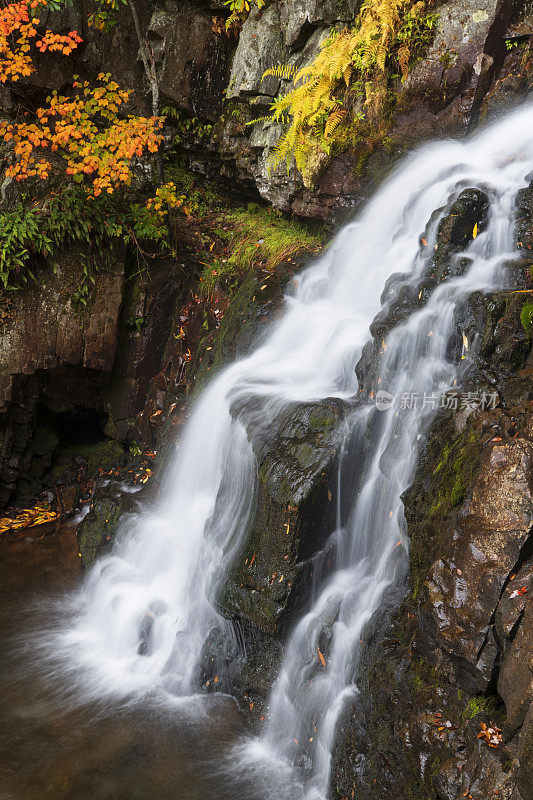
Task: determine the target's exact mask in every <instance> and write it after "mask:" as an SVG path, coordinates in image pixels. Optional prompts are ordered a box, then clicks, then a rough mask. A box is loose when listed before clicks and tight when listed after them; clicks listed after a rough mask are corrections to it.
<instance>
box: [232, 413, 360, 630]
mask: <svg viewBox="0 0 533 800" xmlns="http://www.w3.org/2000/svg"><path fill="white" fill-rule="evenodd" d="M347 408H348V406H347V404H345V403H343V402H342V401H340V400H337V399H335V398H330V399H328V400H324V401H322V402H321V403H315V404H297V403H294V404H292V405H291V406H289V407H288V408H286V409H284V410H283V411H282V412H281V413H280V414H279V415H278V416H277V417H276V418H275V419H274V420H272V421H271V422H270V423H269V424H268V425H267V424H264V425H263V426H261V424H257V423H258V419H257V416H256V414H257V413H260V409H259V411H258V410H257V409H256V408H255V405H254V404H252V407H251V408H250V407H241V408H239V409H238V411H237V410H235V413H238V414H239V417H240V419H241V420H242V421H243V422H244V424H245V425H246V427H247V430H248V435H249V436H250V439H251V442H252V447H253V449H254V453H255V455H256V458H257V467H258V470H257V482H256V502H255V512H254V517H253V519H252V520H251V522H250V524H249V528H248V532H247V535H246V537H245V541H244V543H243V545H242V547H241V549H240V551H239V553H238V555H237V556H236V558H235V560H234V563H233V565H232V566H231V568H230V570H229V573H228V576H227V579H226V580H225V581H224V583H223V586H222V589H221V593H220V596H219V601H218V602H219V605H220V606H221V608H222V609H223V610H224V612H225V613H226V614H227V615H229V616H236V617H243V618H245V619H247V620H249V621H251V622H253V623H254V624H255V625H256V626H257V627H258V628H260V629H261V630H262V631H264V632H265V633H267V634H274V633H276V632H278V630H279V629H280V626H281V627H282V628H283V627H284V626H285V625H286V624H288V621H287V620H288V616H287V615H288V614H289V616H290V615H291V614H292V613H294V612H295V609H296V607H300V606H301V605H303V604H304V597H303V594H302V593H301V588H300V584H296V581H297V578H298V575H299V573H300V571H301V570H302V568H303V565H304V564H305V562H306V561H307V560H308V559H310V558H312V556H313V555H314V554H315V553H316V552H317V551H318V550H320V549H321V548H322V547H323V546H324V544H325V541H326V540H327V537H328V535H329V533H330V532H331V531H332V530H333V528H334V526H335V520H336V504H335V495H336V486H337V482H336V464H337V454H338V449H339V446H340V444H341V442H342V439H343V436H344V435H345V434H346V432H347V431H346V429H345V423H344V419H345V415H346V411H347ZM295 584H296V585H297V586H298V587H299V588H298V592H296V595H294V593H293V588H295ZM307 588H308V587H307ZM297 595H300V596H297ZM289 612H290V613H289Z"/></svg>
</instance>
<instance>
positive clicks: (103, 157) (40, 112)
mask: <svg viewBox="0 0 533 800" xmlns="http://www.w3.org/2000/svg"><path fill="white" fill-rule="evenodd" d="M46 2H47V0H20V2H16V3H10V4H9V5H8V6H6V7H5V8H4V9H1V10H0V81H1V82H2V83H6V82H7V81H16V80H18V79H19V78H20V77H23V76H27V75H30V74H31V73H32V72H33V71H34V69H35V67H34V65H33V62H32V59H31V53H30V51H31V43H33V44H35V47H36V48H37V49H38V50H40V51H41V52H44V51H47V50H48V51H54V52H59V53H61V54H62V55H69V54H70V53H71V52H72V51H73V50H74V49H75V48H76V47H77V46H78V44H79V43H80V42H81V41H82V39H81V37H80V36H79V35H78V33H77V32H76V31H71V32H70V33H67V34H66V35H60V34H56V33H53V32H52V31H49V30H47V31H45V32H44V33H41V34H40V33H39V32H38V25H39V19H38V17H36V16H35V13H36V9H37V8H38V7H42V6H45V5H46ZM129 98H130V92H128V91H126V90H124V89H121V88H120V87H119V86H118V84H117V83H115V82H114V81H112V80H111V76H110V75H108V74H100V75H99V76H98V84H97V85H96V86H90V85H89V83H87V82H84V83H74V85H73V87H72V94H71V96H61V95H59V94H58V93H57V91H54V92H52V95H51V96H50V97H48V98H47V101H46V102H47V105H46V106H45V107H44V108H39V109H37V111H36V114H35V119H34V120H33V121H31V122H13V123H10V122H8V121H4V122H1V123H0V137H1V138H3V140H4V141H5V142H8V143H11V145H12V150H11V155H12V163H11V164H10V166H9V167H8V168H7V171H6V175H7V177H11V178H15V180H17V181H23V180H26V179H27V178H35V177H37V178H41V179H42V180H46V179H47V178H48V177H49V176H50V171H51V169H52V161H53V162H54V169H55V170H56V171H59V172H61V171H62V170H63V171H64V174H65V176H67V177H68V178H69V180H73V181H74V182H76V183H83V184H84V185H85V186H86V188H87V190H88V194H89V195H90V196H93V197H98V195H100V194H101V193H102V192H107V193H112V192H113V191H114V190H115V189H116V188H117V187H119V186H126V185H129V184H130V183H131V179H132V163H133V161H134V159H135V158H139V157H141V156H143V155H144V154H145V153H156V152H157V151H158V149H159V145H160V144H161V141H162V133H161V128H162V125H163V121H162V119H161V118H159V117H150V118H148V117H140V116H127V117H126V116H122V115H121V114H120V110H121V108H122V106H123V105H124V104H125V103H127V102H128V100H129Z"/></svg>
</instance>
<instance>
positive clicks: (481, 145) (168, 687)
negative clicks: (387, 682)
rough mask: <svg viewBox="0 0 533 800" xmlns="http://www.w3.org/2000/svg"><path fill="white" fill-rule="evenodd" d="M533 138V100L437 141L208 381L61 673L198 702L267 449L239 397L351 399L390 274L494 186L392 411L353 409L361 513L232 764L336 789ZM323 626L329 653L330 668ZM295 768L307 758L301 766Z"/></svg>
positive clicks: (291, 785)
mask: <svg viewBox="0 0 533 800" xmlns="http://www.w3.org/2000/svg"><path fill="white" fill-rule="evenodd" d="M532 131H533V110H532V109H531V108H524V109H522V110H519V111H517V112H515V113H513V114H512V115H510V116H508V117H507V118H506V119H505V120H504V121H501V122H498V123H497V124H495V125H493V126H492V127H491V128H489V129H487V130H486V131H484V132H483V133H481V134H479V135H478V136H477V137H476V138H475V139H472V140H470V141H468V142H466V143H456V142H442V143H436V144H433V145H431V146H428V147H426V148H424V149H422V150H421V151H419V152H418V153H417V154H415V155H414V156H413V157H411V158H410V159H408V160H407V161H406V162H405V163H404V164H403V166H402V167H401V168H400V169H399V170H398V171H397V172H396V173H395V174H394V175H393V176H392V177H391V178H390V179H389V180H388V181H387V183H386V184H385V185H384V186H383V188H382V189H381V190H380V191H379V192H378V193H377V195H376V196H375V198H374V199H373V200H372V201H371V202H370V203H369V204H368V205H367V207H366V209H365V210H364V211H363V212H362V213H361V214H360V215H359V216H358V218H357V219H356V220H355V221H354V222H352V223H351V224H349V225H347V226H346V227H345V228H344V229H343V230H342V231H341V232H340V233H339V235H338V236H337V237H336V239H335V240H334V241H333V243H332V244H331V246H330V247H329V248H328V250H327V251H326V253H325V254H324V255H323V256H322V257H321V258H320V260H318V261H317V262H316V263H315V264H314V265H312V266H311V267H309V268H308V269H307V270H306V271H305V272H304V273H303V274H302V275H300V276H299V277H298V278H296V279H295V280H294V282H293V285H292V286H291V289H290V291H289V293H288V295H287V297H286V300H285V309H284V313H283V315H282V316H281V318H280V319H279V321H277V322H276V323H275V324H274V325H273V326H272V327H271V328H270V329H269V331H268V332H267V334H266V335H265V337H264V338H263V340H262V341H261V342H260V343H259V344H258V346H257V348H256V349H255V351H254V352H252V353H251V355H249V356H247V357H245V358H243V359H242V360H240V361H238V362H236V363H234V364H233V365H231V366H230V367H228V368H227V369H225V370H224V371H223V372H222V373H221V374H219V375H218V376H217V377H216V378H215V379H214V380H213V381H212V383H211V384H210V385H209V386H208V387H207V388H206V390H205V391H204V392H203V394H202V395H201V396H200V398H199V400H198V401H197V403H196V405H195V407H194V408H193V409H192V413H191V415H190V419H189V420H188V423H187V425H186V427H185V430H184V432H183V435H182V438H181V440H180V442H179V444H178V446H177V448H176V452H175V455H174V457H173V461H172V463H171V464H170V466H169V468H168V471H167V475H166V478H165V481H164V486H163V489H162V492H161V496H160V498H159V500H158V501H157V503H156V504H155V505H154V506H153V507H152V508H150V509H148V510H146V511H144V512H142V513H141V514H140V515H137V516H131V517H129V518H128V519H127V520H126V521H125V522H124V523H123V524H122V528H121V530H120V532H119V535H118V538H117V544H116V546H115V548H114V550H113V552H112V554H111V555H109V556H107V557H105V558H102V559H101V560H100V561H99V562H98V563H97V565H96V566H95V567H94V568H93V570H92V571H91V573H90V574H89V576H88V578H87V579H86V581H85V583H84V585H83V587H82V588H81V590H79V591H78V592H76V593H75V594H74V596H73V597H72V598H71V599H70V601H69V603H70V607H69V610H68V614H67V613H66V619H68V624H66V625H65V626H64V627H63V628H62V629H61V630H60V631H59V633H57V635H56V636H55V638H54V640H53V647H54V650H55V652H56V654H57V653H58V654H59V661H58V662H57V663H58V664H59V666H58V667H57V669H58V670H59V671H60V672H61V674H62V675H63V678H65V674H66V673H68V674H69V675H70V678H71V681H74V682H77V691H78V692H79V693H81V694H82V695H83V697H84V698H86V699H90V698H93V699H97V698H116V699H128V700H130V701H131V699H132V698H133V699H135V698H143V700H146V698H149V697H152V698H155V697H157V702H158V703H162V702H164V700H163V699H162V698H165V697H167V698H169V699H168V702H169V703H171V702H175V701H174V698H175V697H182V698H188V702H193V701H194V698H195V696H196V693H197V692H198V686H197V680H198V662H199V658H200V654H201V651H202V646H203V644H204V642H205V640H206V637H207V636H208V634H209V633H210V631H211V630H212V629H213V627H214V626H219V627H225V626H228V628H229V626H230V623H229V622H228V621H226V620H225V619H224V618H222V617H221V616H220V615H219V614H218V613H217V611H216V610H215V609H214V603H213V601H214V598H215V596H216V593H217V589H218V588H219V584H220V582H221V581H223V580H224V575H225V565H228V564H231V562H232V560H233V558H234V556H235V554H236V553H237V552H238V550H239V548H240V545H241V544H242V541H243V537H244V536H245V534H246V530H247V525H248V522H249V520H250V517H251V514H252V510H253V502H254V486H255V479H256V467H255V461H254V455H253V452H252V448H251V445H250V443H249V441H248V439H247V436H246V432H245V428H244V424H243V421H242V420H241V418H240V417H239V414H238V413H235V409H238V408H242V407H243V404H244V405H245V406H246V407H247V408H250V407H253V408H255V409H256V411H255V412H254V413H255V418H254V416H253V414H252V416H251V417H250V416H248V417H247V420H246V424H247V427H248V428H249V426H250V425H265V424H266V425H268V423H269V421H270V420H272V419H273V418H274V417H275V416H276V414H278V413H279V411H280V410H281V409H282V408H283V407H285V406H286V405H287V404H288V403H290V402H293V401H299V402H314V401H317V400H320V399H323V398H328V397H338V398H343V399H345V400H348V401H352V400H353V398H354V396H355V395H356V394H357V391H358V385H357V379H356V376H355V371H354V369H355V365H356V363H357V362H358V360H359V358H360V356H361V351H362V348H363V346H364V344H365V343H366V342H367V341H368V340H369V338H370V334H369V326H370V324H371V322H372V320H373V318H374V317H375V316H376V314H377V313H378V311H379V310H380V307H381V304H380V297H381V295H382V292H383V289H384V286H385V283H386V281H387V279H388V278H389V277H390V276H392V275H393V274H396V273H403V274H404V280H405V281H406V282H408V283H410V284H412V285H417V286H418V285H419V281H420V278H421V275H422V274H423V271H424V268H425V267H426V266H427V260H428V258H430V256H431V255H432V254H433V252H434V246H435V241H436V239H435V237H436V234H437V227H438V222H439V216H438V215H436V216H434V218H433V221H432V223H431V225H430V226H429V228H427V226H428V222H429V220H430V218H432V215H433V214H434V212H435V210H437V209H443V208H444V207H445V206H446V205H447V204H449V201H450V198H453V197H456V196H457V195H458V194H459V193H460V191H461V190H462V189H464V188H468V187H478V188H480V189H482V190H483V191H484V192H486V194H487V195H488V197H489V200H490V210H489V214H488V224H487V225H486V226H485V228H484V229H483V230H482V231H481V232H480V233H479V235H478V236H477V237H476V238H474V239H473V240H472V241H471V243H470V244H469V246H468V247H467V249H466V251H465V253H464V254H462V257H464V258H465V259H466V261H465V263H466V265H467V266H466V269H465V270H464V271H463V272H462V274H458V275H457V276H456V277H452V278H450V279H449V280H447V281H445V282H442V283H440V284H438V285H437V286H436V288H434V290H433V291H432V292H431V294H430V296H429V298H428V299H427V302H426V303H425V305H423V306H422V307H420V308H419V309H418V310H416V311H415V312H413V313H411V314H410V315H409V316H408V317H407V319H406V320H404V321H403V322H402V323H401V324H399V325H398V326H397V327H396V328H394V329H393V330H392V331H391V332H390V333H389V334H388V335H387V336H386V341H384V342H383V343H382V352H381V356H380V363H379V378H378V382H377V385H376V387H375V388H376V389H378V388H379V389H382V390H385V391H387V392H389V393H390V394H391V395H392V396H393V397H394V398H395V403H394V405H393V406H392V408H389V409H388V410H386V411H381V410H378V409H376V406H375V404H374V402H373V401H372V400H366V401H360V402H358V403H354V405H353V408H354V411H353V413H352V415H351V417H350V420H349V424H350V429H351V434H350V438H352V440H353V438H354V437H355V438H356V439H357V437H359V438H362V437H363V435H367V434H365V431H368V430H369V426H370V428H371V431H372V434H371V440H370V441H371V447H367V448H366V449H365V455H364V456H362V457H361V459H360V461H359V468H358V474H357V475H356V476H354V481H353V485H350V483H349V482H348V485H347V482H346V481H342V480H341V481H340V483H341V484H342V485H343V487H344V488H343V492H344V495H345V496H344V497H343V498H342V502H343V504H344V505H345V506H346V504H348V505H349V508H350V513H349V515H348V518H347V519H346V520H345V521H344V523H343V525H342V527H341V526H340V523H339V528H338V530H337V531H336V532H335V533H334V535H333V538H332V542H331V544H332V546H333V547H334V552H335V569H334V570H333V571H332V572H331V573H330V575H329V577H327V578H325V579H324V581H323V583H322V585H317V586H316V587H314V592H313V597H312V600H311V603H310V607H309V608H308V611H307V613H305V614H304V615H303V616H302V618H301V619H300V621H299V622H298V624H297V625H296V626H295V628H294V629H293V630H292V632H291V634H290V636H289V639H288V642H287V643H286V647H285V655H284V659H283V663H282V667H281V671H280V674H279V677H278V680H277V682H276V684H275V686H274V687H273V690H272V693H271V697H270V700H269V713H268V718H267V719H268V721H267V724H266V729H265V732H264V735H263V736H262V738H261V739H260V740H255V741H252V743H250V742H249V741H247V742H246V743H245V744H244V745H243V746H242V747H240V749H238V750H237V751H236V752H235V759H234V762H233V764H232V769H234V770H239V769H245V768H247V767H246V765H247V764H249V763H252V762H255V761H258V762H260V761H261V759H263V760H265V763H267V764H268V763H271V762H272V760H273V759H276V760H277V763H279V764H281V763H286V764H287V765H288V766H287V772H286V783H285V784H283V785H285V786H286V790H284V789H283V786H281V785H280V783H279V782H278V783H277V784H276V786H272V787H271V789H272V792H273V793H274V794H273V796H274V795H275V796H276V798H278V800H279V798H283V797H289V796H290V797H293V796H294V797H305V798H307V800H322V799H323V798H325V797H326V796H327V794H328V785H329V779H330V762H331V758H332V750H333V746H334V740H335V731H336V724H337V722H338V719H339V715H340V713H341V711H342V710H343V708H344V707H345V704H346V703H347V701H348V700H349V699H350V698H354V697H355V695H356V694H357V684H356V678H355V676H356V674H357V665H358V658H359V648H360V638H361V635H362V633H363V629H364V626H365V624H366V623H367V622H368V620H369V619H370V617H371V616H372V614H373V613H374V612H375V611H376V609H378V608H379V606H380V603H381V602H382V600H383V597H384V593H385V592H386V590H387V589H388V588H389V587H391V585H393V584H394V582H395V580H398V578H399V576H400V575H401V574H402V573H403V570H404V569H405V561H406V559H405V553H406V550H407V541H406V537H405V532H404V523H403V515H402V502H401V499H400V496H401V494H402V492H403V491H404V490H405V488H406V487H407V486H408V485H409V482H410V478H411V476H412V471H413V468H414V464H415V460H416V454H417V443H418V440H419V438H420V432H421V430H422V429H423V426H424V425H425V424H427V421H428V419H429V418H430V417H431V416H432V415H433V414H434V413H435V405H436V402H435V401H434V400H431V399H430V398H431V397H440V396H441V394H442V393H443V392H444V390H446V389H447V388H449V387H450V386H452V385H453V382H454V379H455V374H456V369H457V364H454V363H451V362H450V361H449V360H448V358H447V352H448V349H449V342H450V338H451V336H452V335H455V334H456V326H455V324H454V310H455V309H456V307H457V305H458V303H460V302H461V300H462V299H463V298H464V297H465V296H466V295H468V294H469V293H470V292H472V291H474V290H478V289H482V290H483V289H489V288H491V287H494V286H497V285H501V283H502V281H503V280H504V278H503V269H502V267H503V265H504V264H506V263H507V262H509V261H510V260H511V259H512V258H513V253H512V226H513V203H514V197H515V195H516V192H517V191H518V190H519V189H520V188H522V187H523V186H525V185H527V183H528V180H529V178H528V176H529V173H530V172H531V171H532V170H533V133H532ZM426 229H427V230H426ZM425 231H426V233H424V232H425ZM422 235H425V236H426V246H422V247H421V246H420V237H421V236H422ZM459 272H460V271H459ZM412 392H415V393H417V395H418V397H419V398H423V397H424V395H425V396H426V403H425V404H423V405H424V407H423V408H422V407H421V406H422V403H418V404H417V405H418V407H417V408H416V409H414V408H413V409H410V408H408V407H405V408H404V407H402V403H401V400H400V398H401V397H402V395H404V394H405V393H407V394H409V393H412ZM251 400H253V401H254V402H253V403H251V402H250V401H251ZM404 405H408V404H405V403H404ZM232 411H233V412H234V413H232ZM340 469H341V472H342V470H343V469H344V464H343V462H342V459H341V466H340ZM341 477H342V476H341ZM147 610H148V611H149V625H148V626H147V623H146V617H147ZM143 626H144V634H143V635H144V644H143V647H141V648H139V638H140V631H143ZM324 632H327V635H328V637H329V638H328V642H329V644H328V647H327V653H326V656H327V659H326V666H325V669H322V670H317V669H316V666H317V649H319V647H320V646H322V647H324V646H323V645H321V641H322V639H321V638H320V637H323V636H324ZM228 635H229V630H228ZM171 697H172V700H170V698H171ZM196 702H198V703H200V702H201V701H200V699H198V698H197V700H196ZM293 763H295V764H296V765H298V767H299V769H296V770H294V771H293V770H292V764H293ZM293 773H294V776H295V777H293V778H292V777H290V775H292V774H293ZM265 774H266V773H265ZM281 774H282V773H281V771H280V772H279V775H281ZM283 774H285V773H283ZM279 780H281V778H280V779H279ZM284 780H285V778H284ZM264 791H265V792H266V793H267V794H268V791H267V787H266V786H265V787H264Z"/></svg>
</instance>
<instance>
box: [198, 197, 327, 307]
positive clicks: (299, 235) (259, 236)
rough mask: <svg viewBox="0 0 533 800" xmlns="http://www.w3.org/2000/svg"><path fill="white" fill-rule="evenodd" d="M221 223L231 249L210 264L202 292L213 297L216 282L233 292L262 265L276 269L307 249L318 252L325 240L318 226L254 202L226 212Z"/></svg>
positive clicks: (206, 271) (203, 276)
mask: <svg viewBox="0 0 533 800" xmlns="http://www.w3.org/2000/svg"><path fill="white" fill-rule="evenodd" d="M221 222H222V223H223V224H222V232H223V235H224V238H226V239H227V241H228V246H227V251H226V252H225V253H224V255H223V256H220V257H219V258H218V259H216V260H215V261H211V262H210V263H208V264H206V266H205V268H204V271H203V272H202V275H201V277H200V291H199V294H200V295H202V296H204V297H210V296H211V294H212V293H213V290H214V288H215V284H219V285H220V284H222V285H224V286H225V288H226V289H227V290H229V292H230V294H231V293H232V292H233V290H234V288H235V287H236V286H237V285H238V283H239V280H240V279H242V277H243V275H245V274H246V273H247V272H248V271H250V270H252V269H254V268H257V267H259V266H261V267H263V268H264V269H266V270H267V271H269V272H273V271H274V270H275V269H276V267H278V266H279V264H281V263H282V262H285V261H289V262H290V261H291V259H295V258H297V257H299V256H301V254H302V253H304V252H307V253H318V252H319V251H320V249H321V247H322V245H323V242H324V235H323V233H322V232H321V231H320V229H319V228H318V227H317V226H313V225H311V224H306V223H303V222H299V221H296V220H292V219H285V218H284V217H282V216H281V215H280V214H279V212H276V211H274V210H273V209H270V208H268V209H265V208H261V207H259V206H257V205H255V204H251V203H250V204H249V205H248V206H247V208H246V209H236V210H234V211H228V212H226V213H225V214H223V215H222V219H221Z"/></svg>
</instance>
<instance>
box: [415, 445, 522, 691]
mask: <svg viewBox="0 0 533 800" xmlns="http://www.w3.org/2000/svg"><path fill="white" fill-rule="evenodd" d="M532 467H533V446H532V445H531V443H530V442H529V441H527V440H525V439H522V440H521V439H515V440H513V441H511V442H507V443H505V444H504V443H493V444H491V445H490V446H488V447H487V450H486V452H485V453H484V455H483V458H482V462H481V465H480V471H479V473H478V476H477V478H476V480H475V482H474V483H473V484H472V486H471V487H470V488H469V490H468V495H467V497H466V499H465V501H464V503H463V506H462V508H461V509H460V511H459V513H458V514H457V519H456V521H455V522H454V523H452V525H451V526H450V528H449V529H448V536H449V538H450V540H451V549H450V554H449V555H448V557H447V558H444V559H439V560H438V561H437V562H436V563H435V564H434V565H433V567H432V569H431V571H430V574H429V577H428V580H427V584H426V586H425V587H424V591H423V593H422V596H421V610H422V613H423V614H424V616H425V618H426V619H428V620H431V621H432V623H433V624H434V625H435V627H436V637H437V640H438V643H439V646H440V647H443V648H445V649H446V650H447V652H448V653H449V655H450V657H451V658H452V659H454V660H457V661H459V664H458V668H457V680H458V683H459V685H460V686H461V687H462V688H464V689H467V690H468V691H481V690H483V689H485V688H486V687H487V686H488V684H489V682H490V675H491V669H492V666H494V660H495V656H496V654H497V648H492V651H491V652H492V653H493V655H494V659H493V663H492V665H491V664H490V663H489V664H482V665H480V664H479V663H478V662H479V658H480V654H481V651H482V648H483V646H484V644H485V642H486V638H487V635H488V634H489V630H490V626H491V621H492V619H493V616H494V613H495V611H496V606H497V604H498V601H499V598H500V595H501V592H502V589H503V587H504V584H505V582H506V580H507V577H508V576H509V574H511V572H512V569H513V567H514V566H515V564H517V562H518V559H519V557H520V553H521V551H522V549H523V547H524V546H525V545H526V543H527V541H528V538H529V532H530V528H531V520H532V519H533V496H532V494H531V490H530V482H531V474H532Z"/></svg>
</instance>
